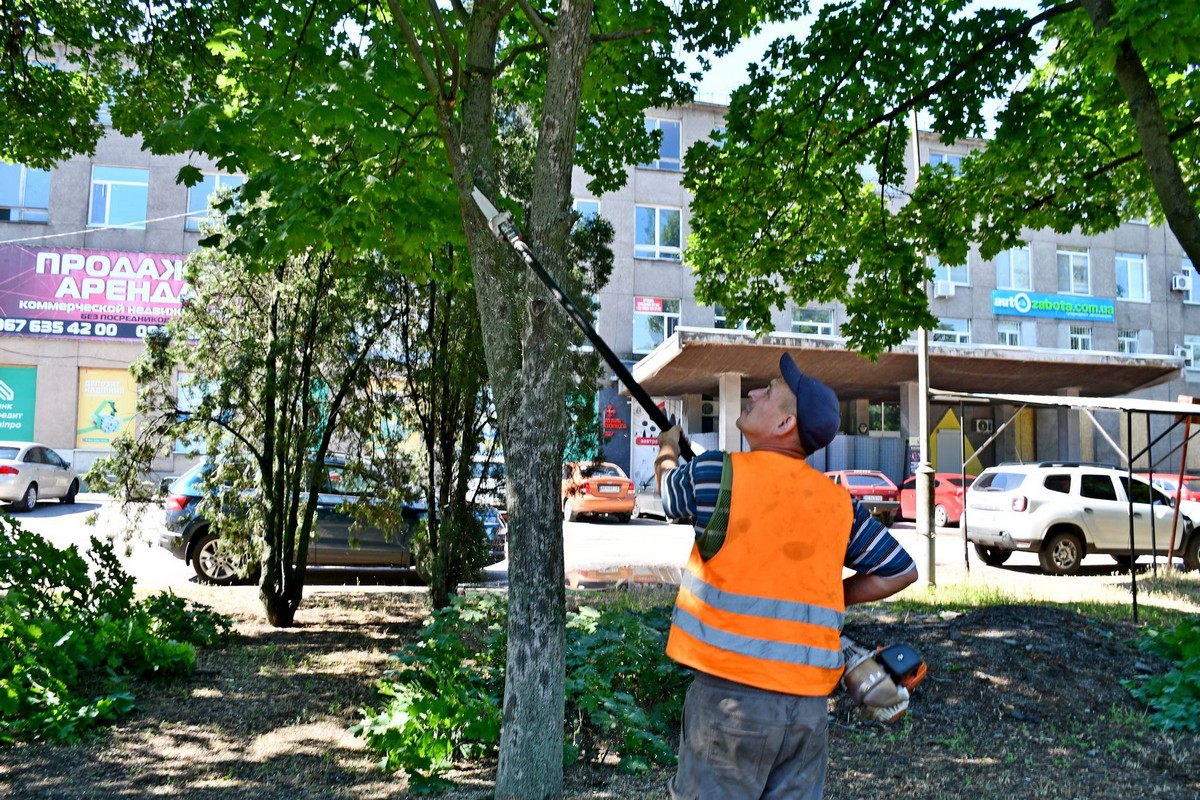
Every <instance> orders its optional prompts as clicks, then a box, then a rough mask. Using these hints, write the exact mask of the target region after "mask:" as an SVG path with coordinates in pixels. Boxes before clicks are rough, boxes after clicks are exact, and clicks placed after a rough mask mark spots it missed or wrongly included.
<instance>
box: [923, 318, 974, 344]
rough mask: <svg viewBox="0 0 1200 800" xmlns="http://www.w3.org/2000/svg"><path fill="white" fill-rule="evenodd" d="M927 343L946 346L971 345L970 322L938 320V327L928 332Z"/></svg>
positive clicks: (963, 320) (965, 320)
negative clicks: (937, 343) (944, 344)
mask: <svg viewBox="0 0 1200 800" xmlns="http://www.w3.org/2000/svg"><path fill="white" fill-rule="evenodd" d="M929 341H931V342H943V343H947V344H970V343H971V320H969V319H948V318H942V319H940V320H938V326H937V328H935V329H934V330H932V331H930V332H929Z"/></svg>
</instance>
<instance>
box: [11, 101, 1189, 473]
mask: <svg viewBox="0 0 1200 800" xmlns="http://www.w3.org/2000/svg"><path fill="white" fill-rule="evenodd" d="M725 110H726V109H725V107H724V106H721V105H716V104H706V103H697V104H693V105H689V106H685V107H681V108H672V109H661V110H656V111H651V112H650V113H649V114H648V115H647V122H646V124H647V125H648V126H650V127H652V128H655V129H658V130H661V131H662V133H663V144H662V147H661V149H660V152H659V158H657V159H655V161H654V162H652V163H650V164H646V165H639V166H634V167H630V168H629V169H628V181H627V182H626V184H625V185H624V186H623V187H622V188H621V189H619V190H617V191H615V192H611V193H608V194H604V195H602V196H599V197H596V196H593V195H591V194H589V192H588V190H587V188H586V185H587V175H585V174H584V173H583V172H582V171H581V170H578V169H577V170H576V172H575V175H574V178H573V186H572V191H573V195H574V198H575V206H576V208H577V209H578V210H579V211H580V212H581V213H583V214H593V213H599V214H601V215H603V216H604V217H605V218H607V219H608V220H609V221H610V222H611V223H612V225H613V227H614V231H615V237H614V242H613V249H614V255H615V265H614V269H613V272H612V277H611V280H610V282H609V284H608V285H607V286H606V287H604V289H603V290H602V291H601V293H600V295H599V298H598V299H599V304H600V311H599V316H598V319H597V324H596V327H597V330H598V331H599V333H600V334H601V336H603V337H604V339H605V340H606V341H607V342H608V343H609V345H610V346H611V347H612V349H613V350H614V351H616V352H617V353H618V355H620V356H621V358H622V359H623V360H624V361H625V362H626V363H627V365H629V366H630V367H632V368H633V369H634V374H635V377H638V379H639V380H641V381H643V383H644V385H646V386H647V388H648V389H649V390H650V391H651V392H652V393H653V394H655V395H656V396H657V397H659V398H660V399H661V401H662V404H663V406H664V408H666V409H667V411H668V413H669V414H672V415H674V416H675V417H676V418H678V419H680V420H683V421H684V424H685V426H686V428H687V429H688V431H689V434H690V435H691V437H692V438H693V439H694V440H696V441H698V442H701V443H704V444H705V445H707V446H716V445H719V446H723V447H727V448H734V449H737V448H738V447H740V436H739V435H738V433H737V431H736V428H735V427H734V424H733V422H734V420H735V419H736V417H737V414H738V412H739V410H740V407H741V401H742V397H743V396H744V395H745V394H746V392H748V391H749V390H750V389H752V388H754V387H755V386H756V385H762V384H764V383H765V382H766V380H767V379H768V378H769V377H770V375H771V374H772V370H773V368H774V367H773V365H774V363H775V362H776V361H777V359H778V353H779V352H780V351H781V350H783V349H788V350H792V351H794V352H795V353H796V355H797V357H798V358H800V360H801V363H802V365H805V368H806V369H810V370H811V371H812V372H813V374H815V375H816V376H817V377H820V378H822V379H823V380H825V381H826V382H828V383H830V385H832V386H833V387H834V388H835V390H837V391H838V393H839V396H840V397H841V399H842V402H843V435H842V436H840V437H839V439H838V441H836V442H835V443H834V445H831V446H830V448H828V449H827V452H826V453H823V454H822V455H821V458H820V460H821V464H820V466H824V467H828V468H830V469H833V468H839V469H840V468H855V467H863V468H868V467H869V468H882V469H884V470H885V471H886V472H888V473H889V474H890V475H892V477H893V478H895V479H902V478H903V477H904V476H905V475H906V474H908V472H909V470H910V469H911V464H912V460H913V457H914V452H915V450H916V444H917V441H918V437H917V432H918V425H917V418H918V409H919V407H920V401H921V398H920V393H919V392H918V383H917V381H916V378H915V375H916V368H915V364H916V361H917V358H918V355H919V354H918V353H917V351H916V345H915V344H911V343H910V344H905V345H902V346H900V347H898V348H896V349H895V351H894V352H893V353H890V354H885V355H884V356H883V357H881V359H880V360H879V361H878V362H877V363H874V364H871V363H868V362H866V361H865V360H863V359H861V358H859V357H858V356H856V355H855V354H853V353H850V352H848V351H847V350H846V348H845V346H844V342H843V340H841V339H840V337H839V335H838V331H839V327H840V325H841V323H842V322H843V321H844V314H845V310H844V309H843V308H842V307H840V306H838V305H826V306H807V307H788V308H785V309H783V310H782V311H778V312H776V314H775V316H774V319H773V327H774V329H775V330H774V332H772V333H771V334H769V335H766V336H757V335H755V334H754V333H752V332H749V331H745V330H741V329H740V328H739V326H738V325H737V321H736V320H731V319H728V318H727V317H726V316H725V315H724V314H723V312H722V309H720V308H717V307H713V306H708V305H702V304H700V303H698V302H697V301H696V299H695V286H696V281H695V277H694V275H693V273H692V271H691V269H690V267H689V266H688V265H687V264H686V253H685V250H686V241H687V237H688V234H689V231H690V228H689V222H690V215H689V196H688V192H687V191H686V190H685V189H684V188H683V185H682V172H681V169H682V165H683V160H684V158H685V156H686V153H687V150H688V148H689V147H690V146H691V145H692V144H694V143H695V142H697V141H699V140H703V139H707V138H709V137H710V136H711V135H712V132H713V131H714V130H717V129H720V128H721V127H722V125H723V118H724V113H725ZM919 141H920V144H919V146H920V148H921V160H922V161H923V162H934V163H940V162H946V163H949V164H951V166H953V165H954V164H955V163H956V160H957V159H960V158H961V157H962V156H963V155H965V154H966V153H967V152H969V150H970V149H971V148H974V147H982V146H984V145H985V144H986V143H984V142H980V141H970V142H962V143H958V144H956V145H955V146H953V147H945V146H943V145H941V144H940V143H939V142H938V140H937V139H936V137H934V136H932V135H926V136H922V137H920V140H919ZM908 163H912V161H911V156H910V158H909V162H908ZM189 164H190V165H193V166H196V167H198V168H199V169H200V170H201V171H202V172H203V174H204V182H203V183H202V184H200V185H198V186H196V187H193V188H191V189H189V188H187V187H184V186H182V185H180V184H178V183H177V182H176V176H177V174H178V172H179V169H180V168H181V167H183V166H184V165H189ZM911 180H912V178H911V176H910V178H909V181H910V184H911ZM240 182H241V178H240V177H239V176H234V175H223V174H220V172H219V171H218V170H217V169H215V167H214V166H213V164H211V163H209V162H207V161H205V160H203V159H200V158H198V157H194V156H193V157H182V156H155V155H153V154H150V153H148V152H147V151H145V150H144V149H143V148H142V145H141V142H140V140H138V139H136V138H129V137H123V136H120V135H117V134H115V133H111V134H110V135H108V136H106V137H105V138H104V139H102V140H101V142H100V145H99V147H98V149H97V151H96V153H95V155H93V156H78V157H75V158H71V159H68V160H66V161H64V162H62V163H60V164H59V165H57V166H56V167H55V168H54V169H52V170H47V171H43V170H32V169H27V168H25V167H23V166H21V165H12V164H3V163H0V314H2V316H0V335H2V336H3V344H2V347H3V356H2V357H0V427H2V428H3V431H4V432H3V433H0V438H13V439H34V440H38V441H41V442H44V443H45V444H48V445H50V446H52V447H54V448H55V449H57V450H60V451H61V452H63V453H64V455H65V456H66V457H67V458H68V460H71V461H73V462H74V463H75V464H76V466H77V467H79V468H80V469H81V470H86V469H87V468H88V467H89V466H90V464H91V463H92V462H93V461H94V460H95V459H96V458H98V457H100V456H102V455H106V454H107V453H108V452H109V446H110V442H111V440H112V437H113V436H115V435H117V434H118V433H119V432H120V431H122V430H126V429H128V426H130V425H133V424H135V420H134V415H133V410H134V402H135V391H136V389H135V387H133V385H132V379H131V378H130V377H129V373H128V366H129V365H130V363H132V361H133V360H134V359H136V358H137V357H138V355H140V353H141V352H142V344H141V341H140V340H141V337H142V336H143V335H144V334H145V332H146V331H147V330H148V329H149V328H152V327H153V326H155V325H161V324H164V323H165V322H166V321H167V320H169V319H170V317H171V316H172V315H173V314H175V313H177V312H178V309H179V298H180V296H181V293H182V291H183V284H182V263H183V259H184V257H185V256H186V254H187V253H189V252H190V251H191V250H192V249H193V248H195V247H196V245H197V243H198V240H199V238H200V233H199V226H200V221H201V219H203V217H204V216H205V214H206V209H207V207H208V203H209V198H210V195H211V194H212V193H213V192H214V191H216V190H218V189H220V188H224V187H227V186H236V185H238V184H239V183H240ZM903 188H906V187H902V189H903ZM907 188H911V185H910V187H907ZM903 194H904V192H903V191H901V192H900V193H898V197H897V198H896V200H895V202H902V198H901V196H902V195H903ZM933 266H934V271H935V273H936V278H935V280H934V281H932V282H931V284H930V287H929V291H930V306H931V309H932V311H933V313H934V314H935V315H936V316H937V317H938V318H939V319H940V321H941V322H940V325H939V326H938V329H937V330H934V331H931V332H929V342H930V345H929V352H930V364H931V368H930V383H931V385H932V386H933V387H934V388H944V389H958V390H964V389H965V390H970V391H988V390H1006V391H1022V392H1038V391H1040V392H1041V393H1044V394H1056V395H1060V396H1071V395H1072V394H1076V395H1083V396H1087V395H1090V394H1097V395H1104V396H1111V395H1117V394H1132V395H1134V396H1138V397H1144V398H1147V399H1155V400H1175V399H1177V398H1178V397H1179V396H1180V395H1191V394H1193V393H1200V282H1194V281H1193V278H1194V277H1195V274H1194V271H1193V270H1192V269H1191V265H1190V264H1189V263H1188V261H1187V259H1186V258H1185V257H1184V254H1183V251H1182V248H1180V246H1179V245H1178V243H1177V242H1176V241H1175V239H1174V237H1173V236H1172V234H1171V233H1170V231H1169V230H1167V229H1166V228H1163V227H1157V226H1150V225H1146V224H1143V223H1139V222H1136V221H1133V222H1128V223H1126V224H1123V225H1122V226H1120V228H1118V229H1117V230H1114V231H1111V232H1109V233H1106V234H1104V235H1101V236H1083V235H1081V234H1056V233H1054V232H1051V231H1026V232H1025V236H1024V244H1023V246H1022V247H1019V248H1015V249H1013V250H1010V251H1006V252H1004V253H1001V254H999V255H998V256H997V257H996V258H994V259H987V260H985V259H983V258H981V257H980V255H979V252H978V250H977V249H972V251H971V253H970V255H969V256H968V259H967V262H966V263H964V264H957V265H941V264H934V265H933ZM881 301H886V299H883V300H881ZM701 352H703V353H705V354H706V355H705V357H704V358H702V359H701V358H699V357H698V356H696V354H698V353H701ZM689 358H691V359H692V360H694V361H695V362H696V363H695V365H692V362H691V361H689ZM599 403H600V410H601V415H600V418H601V420H602V422H603V425H604V429H605V432H606V437H607V444H606V453H605V455H606V457H607V458H608V459H609V460H611V461H615V462H617V463H619V464H622V465H624V466H625V467H627V468H628V470H629V471H630V472H631V474H632V475H633V477H635V479H638V478H641V479H644V478H645V477H647V475H648V474H649V470H650V465H651V463H652V460H653V453H654V449H655V437H656V435H657V429H656V428H655V427H654V425H653V424H652V423H651V422H650V420H649V419H648V418H647V416H646V415H645V414H644V413H642V411H641V409H638V408H631V406H630V403H629V401H628V399H627V397H625V396H623V395H622V393H621V391H620V387H619V386H617V385H616V383H615V379H611V378H610V380H609V381H608V382H607V385H605V386H603V388H602V390H601V392H600V396H599ZM1166 425H1167V422H1166V421H1163V420H1158V421H1145V422H1144V423H1139V425H1138V426H1137V427H1135V429H1134V430H1133V432H1132V437H1131V435H1130V431H1129V429H1128V427H1127V426H1125V425H1124V424H1123V423H1122V420H1120V419H1117V418H1115V417H1114V418H1112V419H1108V418H1105V417H1103V416H1100V415H1090V416H1089V415H1086V414H1082V413H1080V412H1075V411H1064V410H1061V409H1059V410H1034V409H1031V408H1024V409H1022V408H1020V407H1019V406H1017V405H1014V404H1010V405H1004V404H1000V405H971V406H969V407H962V408H960V407H956V406H954V405H953V404H947V403H941V404H939V403H937V402H935V403H933V405H932V409H931V413H930V431H931V434H930V435H931V442H930V444H931V449H932V452H933V454H934V466H935V468H937V469H939V470H943V469H945V470H957V469H958V468H960V467H961V466H962V465H963V463H964V462H966V464H967V465H968V467H969V469H970V470H971V471H974V470H975V469H976V468H978V467H979V466H986V465H988V464H991V463H995V462H998V461H1002V460H1014V459H1022V460H1031V459H1043V458H1071V459H1080V460H1097V461H1108V462H1117V461H1118V460H1119V451H1120V450H1123V449H1125V448H1128V447H1132V448H1133V449H1134V450H1135V451H1136V450H1137V449H1140V447H1141V446H1143V445H1144V444H1145V443H1148V442H1150V441H1152V440H1154V438H1155V437H1157V436H1158V435H1159V433H1161V432H1162V429H1163V428H1164V427H1165V426H1166ZM997 434H998V435H997ZM1182 440H1183V434H1182V432H1172V433H1171V434H1169V435H1167V436H1166V437H1165V438H1164V439H1163V440H1162V441H1161V443H1156V448H1157V453H1158V455H1152V456H1151V457H1150V458H1153V459H1162V464H1161V468H1162V469H1163V470H1164V471H1171V470H1173V469H1178V467H1179V463H1180V453H1179V451H1180V450H1181V449H1182V448H1181V445H1182ZM1172 449H1174V454H1173V455H1170V453H1171V452H1172ZM191 458H192V456H191V454H189V453H188V452H186V448H184V447H183V446H180V447H179V448H178V452H176V453H174V454H171V455H169V456H165V457H163V458H161V459H160V460H159V461H158V462H157V463H156V464H155V471H157V472H159V473H161V474H171V473H175V472H178V471H180V470H182V469H183V468H185V467H186V465H187V463H188V461H189V460H190V459H191ZM1171 458H1173V459H1174V460H1173V461H1172V460H1171ZM1197 461H1200V459H1197V458H1195V457H1194V456H1193V455H1192V454H1190V453H1189V455H1188V456H1187V462H1188V465H1189V466H1195V465H1197Z"/></svg>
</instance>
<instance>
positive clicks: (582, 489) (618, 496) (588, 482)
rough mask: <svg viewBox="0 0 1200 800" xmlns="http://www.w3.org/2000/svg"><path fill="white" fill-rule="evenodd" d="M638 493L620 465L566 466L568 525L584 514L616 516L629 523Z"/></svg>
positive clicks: (590, 463)
mask: <svg viewBox="0 0 1200 800" xmlns="http://www.w3.org/2000/svg"><path fill="white" fill-rule="evenodd" d="M636 503H637V492H636V491H635V490H634V487H633V481H631V480H630V479H629V478H627V477H626V476H625V473H624V472H623V471H622V470H621V468H620V467H618V466H617V465H616V464H609V463H607V462H593V461H578V462H577V461H569V462H567V463H566V464H563V478H562V504H563V514H564V515H565V516H566V518H567V521H568V522H574V521H575V520H577V519H578V518H579V517H580V516H582V515H584V514H612V515H613V516H614V517H616V518H617V521H618V522H629V518H630V517H631V516H633V507H634V505H635V504H636Z"/></svg>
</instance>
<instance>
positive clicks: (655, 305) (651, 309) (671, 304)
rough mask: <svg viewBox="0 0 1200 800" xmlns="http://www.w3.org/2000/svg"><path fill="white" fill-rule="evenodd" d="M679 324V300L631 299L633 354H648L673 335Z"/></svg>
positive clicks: (659, 298)
mask: <svg viewBox="0 0 1200 800" xmlns="http://www.w3.org/2000/svg"><path fill="white" fill-rule="evenodd" d="M678 324H679V298H677V297H635V298H633V352H635V353H649V352H650V351H651V350H653V349H654V348H656V347H658V346H659V345H660V344H662V343H663V342H664V341H666V339H667V337H669V336H670V335H671V334H673V333H675V326H677V325H678Z"/></svg>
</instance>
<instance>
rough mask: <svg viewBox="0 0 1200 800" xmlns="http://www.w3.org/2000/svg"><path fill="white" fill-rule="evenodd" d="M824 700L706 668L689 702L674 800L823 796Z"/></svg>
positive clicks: (809, 799) (792, 799) (689, 693)
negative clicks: (720, 674) (747, 682)
mask: <svg viewBox="0 0 1200 800" xmlns="http://www.w3.org/2000/svg"><path fill="white" fill-rule="evenodd" d="M828 719H829V715H828V703H827V699H826V698H825V697H823V696H822V697H801V696H798V695H791V694H781V693H779V692H769V691H766V690H763V689H756V688H754V687H752V686H745V685H743V684H740V683H734V682H732V681H727V680H723V679H721V678H716V677H713V676H711V675H706V674H704V673H702V672H697V673H696V678H695V680H693V681H692V685H691V686H690V687H689V688H688V691H687V697H686V698H685V700H684V703H683V730H682V733H681V735H680V741H679V768H678V770H677V771H676V773H675V777H674V778H672V779H671V783H670V785H669V786H670V791H671V797H672V798H675V800H700V799H701V798H702V799H703V800H743V798H744V799H745V800H752V799H757V798H764V799H765V798H788V800H820V798H821V795H822V793H823V792H824V788H825V758H826V748H827V742H828Z"/></svg>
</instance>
